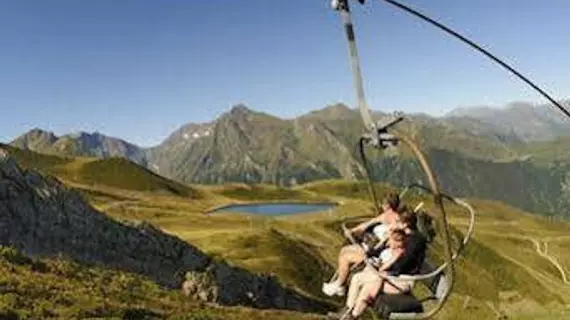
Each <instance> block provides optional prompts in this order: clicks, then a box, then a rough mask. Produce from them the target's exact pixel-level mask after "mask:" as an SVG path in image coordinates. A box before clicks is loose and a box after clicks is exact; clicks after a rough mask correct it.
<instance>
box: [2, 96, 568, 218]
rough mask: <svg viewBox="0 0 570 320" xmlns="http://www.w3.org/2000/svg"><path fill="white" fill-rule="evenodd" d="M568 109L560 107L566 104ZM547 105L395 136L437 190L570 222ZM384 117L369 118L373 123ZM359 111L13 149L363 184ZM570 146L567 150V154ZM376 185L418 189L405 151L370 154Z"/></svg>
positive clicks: (555, 126)
mask: <svg viewBox="0 0 570 320" xmlns="http://www.w3.org/2000/svg"><path fill="white" fill-rule="evenodd" d="M564 103H566V104H567V101H566V102H564ZM557 112H558V111H557V110H554V109H552V108H550V107H549V106H546V105H538V106H533V105H530V104H526V103H512V104H509V105H507V106H506V107H504V108H500V109H497V108H488V107H476V108H462V109H456V110H454V111H452V112H450V113H448V114H446V115H445V116H443V117H439V118H436V117H431V116H428V115H425V114H409V115H406V121H404V122H403V123H401V124H399V125H398V126H397V131H398V132H400V133H403V134H406V135H407V136H409V137H411V138H412V139H413V140H414V141H416V142H417V143H418V144H419V145H420V146H421V148H422V150H423V151H424V152H425V153H426V155H427V156H428V158H429V159H430V163H431V166H432V167H433V168H434V170H435V172H436V174H437V175H438V177H439V180H440V183H441V184H442V187H443V189H444V190H446V191H447V192H449V193H453V194H455V195H457V196H476V197H481V198H488V199H495V200H501V201H505V202H506V203H509V204H512V205H515V206H519V207H521V208H523V209H525V210H529V211H532V212H536V213H540V214H547V215H564V216H567V215H570V209H568V208H570V207H569V206H568V205H569V204H570V200H568V199H570V152H568V151H564V150H565V149H570V139H568V138H565V137H564V136H565V135H570V121H569V120H568V119H566V118H563V116H562V114H561V113H560V114H557ZM382 116H385V114H384V113H381V112H374V113H373V117H374V118H375V119H380V118H381V117H382ZM362 133H363V126H362V120H361V118H360V114H359V112H358V110H356V109H351V108H349V107H348V106H347V105H345V104H335V105H330V106H327V107H325V108H323V109H320V110H315V111H312V112H310V113H307V114H304V115H301V116H299V117H297V118H294V119H281V118H278V117H275V116H273V115H270V114H267V113H263V112H258V111H255V110H252V109H250V108H248V107H247V106H245V105H236V106H234V107H233V108H232V109H231V110H230V111H229V112H226V113H224V114H222V115H221V116H219V117H218V118H217V119H215V120H214V121H211V122H208V123H189V124H186V125H183V126H182V127H180V128H179V129H178V130H176V131H175V132H173V133H172V134H171V135H170V136H169V137H168V138H167V139H166V140H165V141H163V142H162V143H161V144H160V145H157V146H153V147H150V148H142V147H139V146H136V145H134V144H131V143H129V142H127V141H124V140H121V139H118V138H113V137H108V136H105V135H103V134H100V133H92V134H88V133H78V134H68V135H64V136H61V137H58V136H55V135H54V134H53V133H50V132H46V131H43V130H41V129H33V130H31V131H29V132H27V133H25V134H24V135H22V136H20V137H18V138H16V139H15V140H14V141H12V142H10V144H11V145H12V146H15V147H18V148H21V149H27V150H32V151H36V152H40V153H46V154H56V155H64V156H71V157H75V156H91V157H93V156H94V157H104V158H108V157H124V158H127V159H129V160H131V161H133V162H135V163H137V164H140V165H142V166H144V167H147V168H148V169H150V170H152V171H154V172H155V173H157V174H159V175H162V176H165V177H168V178H171V179H175V180H178V181H181V182H184V183H205V184H212V183H225V182H245V183H259V182H264V183H273V184H276V185H280V186H291V185H295V184H299V183H305V182H309V181H314V180H319V179H330V178H340V179H362V178H364V167H363V164H362V162H361V160H360V159H359V156H358V152H357V149H356V146H357V142H358V139H359V138H360V136H361V134H362ZM566 146H568V147H569V148H566ZM368 154H369V156H370V161H371V164H372V168H373V169H372V176H373V179H374V180H377V181H386V182H390V183H392V184H395V185H402V184H405V183H409V182H417V181H418V180H422V179H423V176H422V174H421V171H420V168H419V166H418V165H417V164H416V162H415V161H414V159H413V158H412V157H410V152H409V151H407V150H406V149H405V148H398V149H393V150H388V151H385V152H384V153H379V152H377V151H373V150H371V151H368Z"/></svg>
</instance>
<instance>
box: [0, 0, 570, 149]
mask: <svg viewBox="0 0 570 320" xmlns="http://www.w3.org/2000/svg"><path fill="white" fill-rule="evenodd" d="M406 3H408V4H410V5H413V6H414V7H416V8H420V9H421V10H423V11H424V12H426V13H427V14H428V15H430V16H432V17H434V18H436V19H440V20H441V21H443V22H444V23H447V24H448V25H450V26H451V27H453V28H456V29H457V30H459V31H460V32H461V33H463V34H465V35H467V36H468V37H471V38H473V39H474V40H475V41H478V42H479V43H481V44H482V45H483V46H485V47H486V48H488V49H489V50H491V51H492V52H493V53H495V54H497V55H499V56H500V57H503V58H505V60H506V61H508V62H511V63H513V64H514V66H515V67H516V68H517V69H519V70H520V71H521V72H523V73H524V74H526V75H527V76H529V77H530V78H531V79H533V80H534V81H536V82H537V83H538V84H539V85H541V86H543V87H545V88H547V91H548V92H549V93H551V94H552V95H554V96H555V97H556V98H568V97H570V77H568V71H569V67H570V60H569V58H568V57H570V40H569V39H570V38H569V37H568V35H567V31H568V30H570V20H569V19H568V17H567V12H568V10H569V9H570V2H568V1H567V0H544V1H536V0H534V1H530V0H517V1H496V0H477V1H461V2H459V1H451V0H407V2H406ZM353 8H354V19H355V24H356V32H357V40H358V46H359V53H360V56H361V60H362V70H363V75H364V78H365V85H366V88H365V90H366V95H367V98H368V100H369V104H370V105H371V106H372V108H373V109H378V110H386V111H392V110H396V109H397V110H403V111H406V112H426V113H429V114H433V115H441V114H443V113H445V112H446V111H449V110H451V109H453V108H455V107H464V106H471V105H486V104H490V105H497V106H498V105H502V104H504V103H507V102H509V101H513V100H524V101H531V102H536V103H542V102H545V101H544V99H543V98H542V97H541V96H539V95H538V94H537V93H535V92H533V91H531V90H530V89H528V88H527V87H526V86H525V85H523V84H522V83H521V82H519V81H518V80H516V79H515V78H514V77H512V76H510V75H509V74H508V73H506V72H505V71H502V70H501V69H499V68H498V67H497V66H495V65H493V64H492V63H491V62H490V61H489V60H488V59H487V58H485V57H483V56H482V55H480V54H479V53H477V52H475V51H473V50H471V49H469V48H468V47H467V46H465V45H463V44H462V43H459V42H458V41H456V40H455V39H452V38H450V37H448V36H446V35H444V34H443V33H441V32H440V31H438V30H436V29H434V28H432V27H430V26H428V25H426V24H423V23H422V22H420V21H418V20H415V19H414V18H412V17H410V16H408V15H405V14H404V13H402V12H399V11H397V10H395V9H394V8H393V7H391V6H388V5H387V4H385V3H383V2H381V1H372V2H369V3H367V5H366V6H364V7H361V6H358V7H357V6H356V5H353ZM0 70H1V74H2V76H1V77H0V108H1V110H2V112H1V117H0V141H3V142H7V141H10V140H12V139H13V138H15V137H16V136H18V135H20V134H22V133H24V132H26V131H27V130H29V129H31V128H33V127H40V128H43V129H47V130H51V131H54V132H55V133H56V134H65V133H69V132H73V131H79V130H81V131H87V132H93V131H99V132H102V133H104V134H108V135H112V136H118V137H121V138H123V139H126V140H128V141H131V142H133V143H136V144H139V145H142V146H151V145H155V144H158V143H160V142H161V141H162V140H163V139H165V138H166V137H167V136H168V134H170V133H171V132H172V131H173V130H175V129H177V128H178V127H179V126H181V125H183V124H185V123H187V122H203V121H209V120H212V119H214V118H216V117H217V116H219V115H220V114H221V113H223V112H226V111H228V110H229V109H230V107H231V106H232V105H234V104H237V103H245V104H247V105H248V106H250V107H251V108H253V109H255V110H259V111H264V112H267V113H270V114H274V115H277V116H280V117H294V116H297V115H300V114H303V113H306V112H308V111H310V110H314V109H318V108H322V107H324V106H326V105H327V104H330V103H335V102H338V101H343V102H346V103H349V104H351V105H355V96H354V90H353V87H352V79H351V74H350V69H349V64H348V53H347V46H346V43H345V39H344V34H343V33H342V28H341V23H340V17H339V16H338V15H337V13H335V12H334V11H333V10H331V9H330V7H329V1H326V0H289V1H267V0H249V1H228V0H207V1H198V0H192V1H188V0H153V1H151V0H91V1H87V0H85V1H76V0H50V1H44V0H34V1H32V0H6V1H2V2H1V3H0Z"/></svg>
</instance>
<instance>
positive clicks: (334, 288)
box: [323, 282, 344, 297]
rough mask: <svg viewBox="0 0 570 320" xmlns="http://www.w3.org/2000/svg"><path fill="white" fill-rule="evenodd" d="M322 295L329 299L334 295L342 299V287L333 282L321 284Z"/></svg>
mask: <svg viewBox="0 0 570 320" xmlns="http://www.w3.org/2000/svg"><path fill="white" fill-rule="evenodd" d="M323 293H324V294H326V295H327V296H329V297H332V296H334V295H337V296H340V297H342V296H344V287H342V286H339V285H338V284H336V283H334V282H330V283H324V284H323Z"/></svg>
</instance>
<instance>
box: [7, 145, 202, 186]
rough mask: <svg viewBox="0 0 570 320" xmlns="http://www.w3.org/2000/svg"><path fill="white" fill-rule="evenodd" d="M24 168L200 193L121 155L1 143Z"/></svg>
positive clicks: (79, 179) (85, 180)
mask: <svg viewBox="0 0 570 320" xmlns="http://www.w3.org/2000/svg"><path fill="white" fill-rule="evenodd" d="M0 147H2V148H5V149H7V150H8V151H9V152H10V154H11V155H12V156H13V157H14V158H15V159H16V160H17V161H18V163H19V164H20V165H21V166H22V167H23V168H33V169H37V170H40V171H42V172H44V173H47V174H53V175H56V176H58V177H59V178H61V179H63V180H65V181H69V182H74V183H79V184H82V185H89V186H93V185H102V186H105V187H111V188H117V189H121V190H132V191H152V192H161V193H166V194H174V195H179V196H184V197H200V194H199V192H197V191H196V190H193V189H192V188H190V187H188V186H186V185H183V184H181V183H178V182H175V181H172V180H169V179H166V178H163V177H161V176H159V175H156V174H155V173H153V172H151V171H150V170H147V169H146V168H143V167H142V166H139V165H137V164H135V163H133V162H131V161H128V160H126V159H124V158H109V159H97V158H86V157H67V158H62V157H58V156H53V155H44V154H39V153H36V152H32V151H27V150H22V149H18V148H14V147H10V146H7V145H2V144H0Z"/></svg>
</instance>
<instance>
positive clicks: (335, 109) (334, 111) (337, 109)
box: [306, 102, 355, 120]
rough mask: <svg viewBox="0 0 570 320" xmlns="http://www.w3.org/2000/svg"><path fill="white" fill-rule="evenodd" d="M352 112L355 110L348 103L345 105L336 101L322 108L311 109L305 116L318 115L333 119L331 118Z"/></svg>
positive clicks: (338, 117)
mask: <svg viewBox="0 0 570 320" xmlns="http://www.w3.org/2000/svg"><path fill="white" fill-rule="evenodd" d="M354 112H355V110H354V109H351V108H350V107H349V106H348V105H346V104H344V103H342V102H338V103H335V104H329V105H327V106H326V107H324V108H322V109H319V110H315V111H312V112H310V113H308V114H307V115H306V116H307V117H320V118H323V119H329V120H333V119H340V118H344V117H346V116H348V115H350V114H353V113H354Z"/></svg>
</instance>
